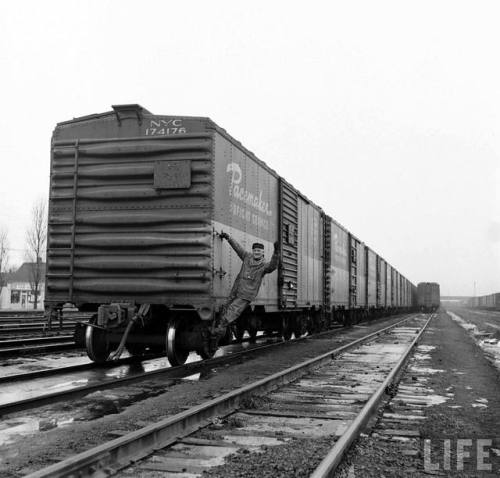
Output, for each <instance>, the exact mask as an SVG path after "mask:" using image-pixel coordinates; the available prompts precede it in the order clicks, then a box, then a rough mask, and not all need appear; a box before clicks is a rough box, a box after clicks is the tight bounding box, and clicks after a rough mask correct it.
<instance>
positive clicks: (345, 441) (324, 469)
mask: <svg viewBox="0 0 500 478" xmlns="http://www.w3.org/2000/svg"><path fill="white" fill-rule="evenodd" d="M434 317H435V314H432V315H431V316H430V317H429V319H428V320H427V322H426V323H425V324H424V326H423V327H422V329H421V330H420V332H419V333H418V335H417V336H416V337H415V339H414V340H413V341H412V343H411V344H410V345H409V346H408V348H407V349H406V351H405V353H404V354H403V356H402V357H401V358H400V359H399V361H398V362H397V364H396V365H395V366H394V368H393V369H392V370H391V372H390V373H389V375H388V376H387V377H386V379H385V380H384V381H383V382H382V384H381V385H380V387H379V388H378V389H377V390H376V391H375V393H374V394H373V395H372V396H371V397H370V399H369V400H368V402H367V403H366V404H365V406H364V407H363V408H362V409H361V411H360V412H359V414H358V415H357V416H356V418H355V419H354V420H353V422H352V423H351V424H350V425H349V427H348V428H347V430H346V431H345V432H344V433H343V435H342V436H341V437H340V438H339V439H338V441H337V442H336V443H335V445H334V446H333V448H332V449H331V450H330V451H329V453H328V454H327V455H326V456H325V458H323V460H322V461H321V463H320V464H319V465H318V466H317V468H316V469H315V471H314V472H313V473H312V474H311V476H310V478H329V477H332V476H333V474H334V473H335V470H336V469H337V467H338V466H339V464H340V463H341V461H342V459H343V457H344V455H345V453H346V452H347V450H349V448H350V446H351V445H352V443H353V442H354V440H356V439H357V438H358V437H359V435H360V433H361V431H362V430H363V428H364V427H365V426H366V424H367V423H368V421H369V420H370V418H371V417H372V416H373V414H374V413H375V412H376V411H377V409H378V406H379V403H380V401H381V400H382V398H383V396H384V394H385V393H386V390H387V387H389V386H390V385H391V384H392V383H393V382H394V381H395V378H396V376H397V374H398V373H399V371H400V370H401V369H402V367H403V365H404V364H405V363H406V361H407V359H408V357H409V355H410V353H411V352H412V351H413V348H414V347H415V345H416V344H417V342H418V340H419V339H420V337H421V336H422V334H423V333H424V332H425V329H426V328H427V326H428V325H429V323H430V321H431V320H432V319H433V318H434Z"/></svg>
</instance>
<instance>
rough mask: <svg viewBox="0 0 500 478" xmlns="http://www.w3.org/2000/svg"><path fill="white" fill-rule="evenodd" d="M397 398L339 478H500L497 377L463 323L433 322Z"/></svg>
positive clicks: (499, 381) (499, 378)
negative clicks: (439, 477)
mask: <svg viewBox="0 0 500 478" xmlns="http://www.w3.org/2000/svg"><path fill="white" fill-rule="evenodd" d="M392 395H393V396H392V398H391V399H390V401H389V402H388V403H387V404H386V406H385V408H384V409H383V410H382V411H381V412H380V413H379V415H378V417H377V418H376V420H374V421H373V423H372V428H371V429H370V430H369V432H367V434H365V435H364V436H363V437H362V438H361V439H360V440H358V442H357V443H356V445H355V446H354V447H353V449H351V451H350V452H349V455H348V458H347V460H346V461H345V462H344V463H343V465H342V467H341V469H339V470H338V472H337V475H336V476H337V477H350V478H353V477H363V478H364V477H377V478H380V477H381V476H384V477H387V478H389V477H397V478H399V477H402V476H404V477H407V476H408V477H413V476H415V477H429V476H453V477H483V476H485V477H498V476H500V426H499V424H500V372H499V370H498V369H497V368H496V367H495V366H494V365H493V364H492V363H491V361H489V360H487V358H486V357H485V354H484V352H483V350H482V349H481V348H480V347H479V346H478V344H477V343H476V342H475V340H474V338H473V337H472V336H471V335H470V334H469V333H468V330H466V328H464V327H462V326H461V324H460V323H458V322H457V321H454V320H452V319H451V318H450V316H448V315H447V314H445V313H440V314H439V316H438V317H437V318H436V319H434V321H433V323H432V325H431V326H430V327H429V329H428V330H427V331H426V332H425V334H424V335H423V337H422V340H421V342H420V345H419V347H418V349H417V353H416V354H414V356H413V357H412V359H411V360H410V362H409V364H408V366H407V368H406V370H405V372H404V373H403V375H402V379H401V382H400V384H399V386H398V388H397V390H394V391H393V393H392ZM481 453H483V454H484V456H481ZM462 462H463V469H461V468H462ZM490 467H491V469H489V468H490Z"/></svg>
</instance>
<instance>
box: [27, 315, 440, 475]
mask: <svg viewBox="0 0 500 478" xmlns="http://www.w3.org/2000/svg"><path fill="white" fill-rule="evenodd" d="M431 318H432V316H430V317H427V316H426V317H424V316H422V315H418V316H412V317H409V318H406V319H403V320H401V321H398V322H397V323H395V324H393V325H390V326H389V327H384V328H383V329H381V330H379V331H377V332H375V333H372V334H369V335H367V336H364V337H362V338H360V339H357V340H354V341H352V342H350V343H348V344H346V345H343V346H342V347H338V348H336V349H334V350H331V351H329V352H328V353H326V354H322V355H320V356H318V357H316V358H314V359H310V360H307V361H305V362H303V363H301V364H298V365H296V366H293V367H290V368H288V369H286V370H284V371H282V372H279V373H276V374H274V375H272V376H270V377H267V378H265V379H261V380H258V381H256V382H254V383H252V384H249V385H246V386H244V387H241V388H239V389H237V390H234V391H232V392H229V393H226V394H224V395H222V396H220V397H218V398H216V399H213V400H210V401H208V402H205V403H202V404H201V405H198V406H195V407H192V408H190V409H188V410H186V411H184V412H182V413H179V414H177V415H174V416H172V417H169V418H166V419H164V420H162V421H161V422H159V423H155V424H154V425H150V426H147V427H144V428H141V429H139V430H136V431H135V432H132V433H129V434H127V435H124V436H122V437H120V438H117V439H115V440H112V441H110V442H107V443H104V444H103V445H100V446H98V447H96V448H93V449H91V450H88V451H86V452H83V453H80V454H78V455H76V456H74V457H71V458H70V459H67V460H64V461H61V462H59V463H57V464H54V465H52V466H49V467H48V468H45V469H43V470H40V471H38V472H35V473H32V474H31V475H29V476H30V477H31V478H41V477H49V476H50V477H58V476H82V477H83V476H110V475H113V474H117V473H119V475H120V476H138V475H140V476H141V477H147V476H157V474H158V472H164V473H180V475H179V476H183V475H182V474H183V473H184V474H185V475H184V476H192V475H197V474H200V473H201V472H202V471H204V470H210V468H211V467H213V466H214V465H215V466H216V465H220V464H222V463H223V462H224V459H225V457H228V456H229V455H231V456H236V459H235V460H236V461H235V460H233V461H232V466H237V465H238V460H239V459H241V460H242V461H243V462H245V457H246V460H247V461H248V457H250V459H251V460H252V459H253V460H254V461H253V465H252V466H254V467H255V468H256V469H255V470H253V469H252V471H250V473H252V472H254V471H255V474H256V475H258V474H259V473H260V472H263V471H264V470H265V467H266V463H267V462H266V460H267V459H268V454H269V453H272V452H270V450H279V449H280V448H285V449H286V448H287V447H291V448H292V449H294V450H295V453H297V456H299V455H300V452H301V451H302V452H303V450H304V449H306V451H307V446H310V443H311V440H313V441H314V440H323V443H324V440H325V439H327V440H329V441H330V442H331V445H332V448H331V449H330V451H328V450H325V454H324V455H325V456H324V459H323V461H321V463H316V464H314V466H313V468H315V470H310V469H307V470H306V471H304V470H301V471H303V472H304V473H306V475H307V476H308V475H309V473H310V472H311V471H313V473H314V474H313V476H314V477H315V478H319V477H324V476H331V474H332V473H333V471H334V470H335V468H336V466H337V465H338V464H339V463H340V461H341V459H342V456H343V454H344V453H345V452H346V450H347V449H348V448H349V446H350V445H351V443H352V442H353V441H354V440H355V439H356V437H357V436H358V434H359V433H360V431H361V430H362V428H363V427H364V426H365V424H366V423H367V421H368V420H369V418H370V417H371V416H372V414H373V413H374V412H375V410H376V409H377V406H378V404H379V402H380V401H381V399H382V398H383V396H384V394H385V391H386V390H387V389H388V387H389V386H390V385H391V384H392V383H393V381H394V380H395V378H396V376H397V374H398V372H399V371H400V369H401V367H402V366H403V364H404V363H405V361H406V359H407V358H408V356H409V354H410V353H411V351H412V350H413V347H414V346H415V344H416V343H417V341H418V339H419V338H420V336H421V334H422V333H423V331H424V330H425V328H426V326H427V324H428V323H429V321H430V320H431ZM252 404H253V405H254V406H251V405H252ZM306 443H307V444H308V445H307V446H306ZM263 445H264V446H266V447H267V449H266V450H264V451H263V450H261V447H262V446H263ZM258 450H260V452H259V453H258V454H256V455H254V454H253V453H252V452H254V451H258ZM235 453H236V454H235ZM277 456H278V457H281V459H282V460H285V461H287V460H293V456H294V455H293V452H292V454H290V450H287V451H286V452H285V453H282V454H279V453H276V454H275V455H273V456H272V459H271V462H270V463H271V464H272V467H274V469H277V468H279V467H280V466H282V463H280V462H279V460H278V461H277ZM242 457H243V458H242ZM306 458H307V457H306ZM305 461H306V463H308V465H307V466H309V464H310V463H312V462H311V461H310V460H308V459H306V460H305ZM289 465H290V463H285V465H284V466H285V468H284V469H287V470H290V466H289ZM243 466H244V465H243ZM307 466H306V468H307ZM265 471H266V472H268V473H269V472H270V471H271V470H270V469H267V470H265ZM295 471H297V470H295ZM214 473H215V475H214V476H216V475H217V471H215V472H214ZM190 474H191V475H190ZM290 475H291V476H293V475H294V471H293V470H291V471H290ZM225 476H228V475H227V474H226V475H225Z"/></svg>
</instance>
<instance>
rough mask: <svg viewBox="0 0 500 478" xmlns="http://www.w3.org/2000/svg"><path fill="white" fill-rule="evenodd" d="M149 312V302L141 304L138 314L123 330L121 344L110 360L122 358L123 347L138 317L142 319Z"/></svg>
mask: <svg viewBox="0 0 500 478" xmlns="http://www.w3.org/2000/svg"><path fill="white" fill-rule="evenodd" d="M148 312H149V304H141V306H140V307H139V310H138V311H137V314H135V315H134V316H133V317H132V318H131V319H130V322H129V323H128V324H127V327H126V328H125V331H124V332H123V335H122V339H121V340H120V345H118V348H117V349H116V350H115V351H114V352H113V353H112V354H110V356H109V357H108V361H111V360H118V359H119V358H120V356H121V354H122V353H123V349H124V348H125V343H126V342H127V339H128V334H129V333H130V329H131V328H132V326H133V325H134V324H135V323H136V322H137V319H142V318H143V317H144V316H145V315H146V314H147V313H148Z"/></svg>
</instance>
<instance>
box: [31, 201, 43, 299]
mask: <svg viewBox="0 0 500 478" xmlns="http://www.w3.org/2000/svg"><path fill="white" fill-rule="evenodd" d="M45 203H46V201H45V200H44V199H38V200H37V201H36V202H35V204H34V205H33V209H32V210H31V225H30V226H29V227H28V230H27V231H26V256H27V258H28V261H29V269H30V287H31V293H32V294H33V297H34V304H33V305H34V308H35V309H36V308H37V307H38V297H39V295H40V284H41V282H42V281H43V279H44V277H43V259H42V255H43V254H44V252H45V244H46V243H47V216H46V212H45V211H46V207H45Z"/></svg>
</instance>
